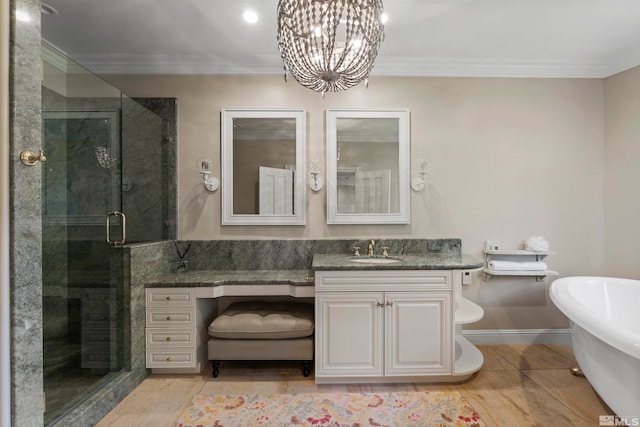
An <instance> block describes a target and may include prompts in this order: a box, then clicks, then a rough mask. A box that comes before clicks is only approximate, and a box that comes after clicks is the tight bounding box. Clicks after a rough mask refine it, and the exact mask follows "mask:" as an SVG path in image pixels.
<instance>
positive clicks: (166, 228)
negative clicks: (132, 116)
mask: <svg viewBox="0 0 640 427" xmlns="http://www.w3.org/2000/svg"><path fill="white" fill-rule="evenodd" d="M133 100H134V101H135V102H137V103H138V104H140V105H141V106H143V107H144V108H146V109H147V110H149V111H151V112H152V113H154V114H155V115H157V116H158V117H159V118H160V119H161V129H160V131H161V135H160V138H161V141H160V143H159V144H158V142H157V141H152V142H153V143H155V145H154V147H156V148H154V150H157V151H158V153H159V155H160V157H159V164H158V166H159V167H160V168H161V172H160V171H155V173H154V175H155V176H159V178H160V180H161V181H162V184H161V188H162V195H161V197H165V198H166V200H165V202H164V203H162V204H161V206H159V207H158V206H156V208H157V209H159V219H160V221H161V222H162V227H163V230H162V238H163V239H174V238H175V237H176V224H177V216H178V180H177V176H178V172H177V153H178V149H177V143H178V101H177V99H175V98H133ZM146 126H147V125H145V127H146ZM141 149H142V151H141V154H143V155H144V153H145V152H148V147H141ZM157 239H158V237H155V238H154V239H153V240H157ZM147 240H148V239H147Z"/></svg>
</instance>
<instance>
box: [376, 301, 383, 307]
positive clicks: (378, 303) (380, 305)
mask: <svg viewBox="0 0 640 427" xmlns="http://www.w3.org/2000/svg"><path fill="white" fill-rule="evenodd" d="M376 307H384V303H381V302H377V303H376Z"/></svg>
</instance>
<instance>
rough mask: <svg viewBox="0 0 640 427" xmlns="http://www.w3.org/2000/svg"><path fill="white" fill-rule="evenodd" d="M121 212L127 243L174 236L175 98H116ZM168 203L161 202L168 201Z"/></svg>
mask: <svg viewBox="0 0 640 427" xmlns="http://www.w3.org/2000/svg"><path fill="white" fill-rule="evenodd" d="M122 138H123V144H122V159H123V163H122V211H123V212H124V213H125V214H126V215H127V239H128V240H129V241H130V242H148V241H157V240H160V239H169V238H172V237H173V236H175V222H176V221H175V218H176V209H175V206H176V203H175V195H176V193H177V191H176V179H175V177H176V175H175V170H176V168H175V158H176V156H175V152H176V145H175V144H176V102H175V99H158V98H153V99H135V100H134V99H131V98H127V97H123V100H122ZM172 199H173V203H167V202H168V200H172Z"/></svg>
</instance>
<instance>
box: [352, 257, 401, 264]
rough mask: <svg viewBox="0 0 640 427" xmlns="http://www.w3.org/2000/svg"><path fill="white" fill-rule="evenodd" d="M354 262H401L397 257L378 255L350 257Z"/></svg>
mask: <svg viewBox="0 0 640 427" xmlns="http://www.w3.org/2000/svg"><path fill="white" fill-rule="evenodd" d="M349 259H350V260H351V261H353V262H359V263H360V264H394V263H396V262H400V260H399V259H397V258H390V257H389V258H376V257H363V258H360V257H354V258H349Z"/></svg>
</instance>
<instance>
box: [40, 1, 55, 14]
mask: <svg viewBox="0 0 640 427" xmlns="http://www.w3.org/2000/svg"><path fill="white" fill-rule="evenodd" d="M40 12H41V13H42V14H43V15H58V11H57V10H55V9H54V8H53V6H50V5H48V4H46V3H42V4H41V5H40Z"/></svg>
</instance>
